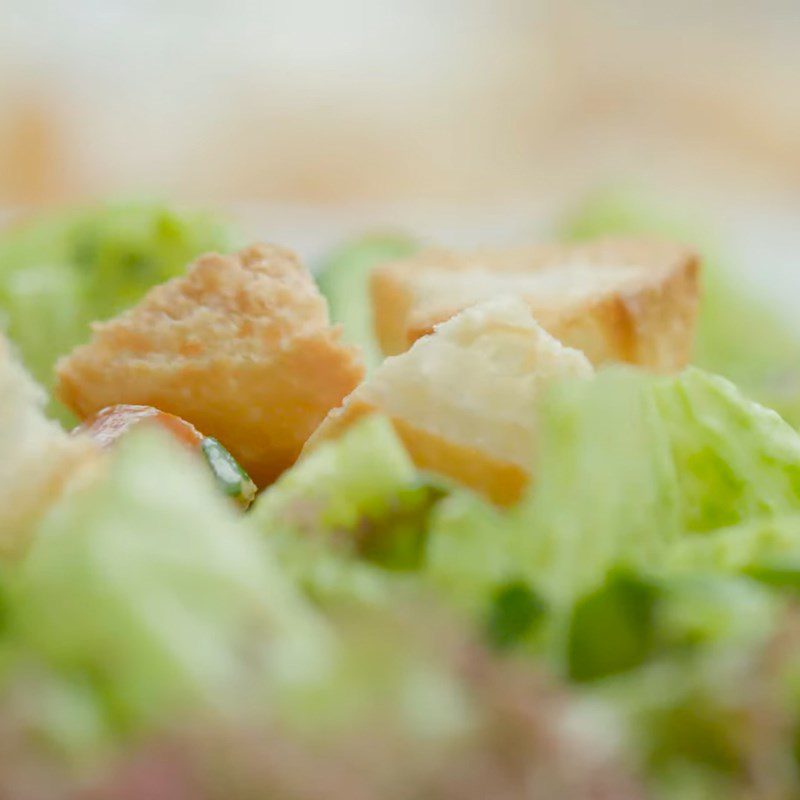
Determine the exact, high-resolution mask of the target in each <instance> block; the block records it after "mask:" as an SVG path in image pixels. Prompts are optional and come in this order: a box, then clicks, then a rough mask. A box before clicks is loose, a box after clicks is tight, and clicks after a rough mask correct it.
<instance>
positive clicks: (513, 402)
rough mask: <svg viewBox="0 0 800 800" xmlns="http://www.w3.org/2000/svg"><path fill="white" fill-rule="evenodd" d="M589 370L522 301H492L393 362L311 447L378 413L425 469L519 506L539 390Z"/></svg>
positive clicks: (388, 362) (374, 375) (334, 418)
mask: <svg viewBox="0 0 800 800" xmlns="http://www.w3.org/2000/svg"><path fill="white" fill-rule="evenodd" d="M591 374H592V367H591V365H590V364H589V362H588V361H587V360H586V357H585V356H584V355H583V354H582V353H580V352H578V351H577V350H572V349H570V348H567V347H564V346H563V345H561V344H560V343H559V342H558V341H556V340H555V339H554V338H553V337H552V336H550V335H549V334H548V333H547V332H546V331H545V330H544V329H543V328H541V327H540V326H539V325H538V324H537V323H536V322H535V321H534V319H533V317H532V316H531V313H530V310H529V309H528V307H527V305H526V304H525V303H524V302H523V301H522V300H520V299H519V298H515V297H505V298H496V299H494V300H491V301H489V302H486V303H482V304H480V305H477V306H472V307H470V308H468V309H466V310H465V311H462V312H461V313H460V314H457V315H456V316H455V317H453V318H452V319H451V320H449V321H447V322H444V323H442V324H441V325H439V326H437V328H436V330H435V331H434V333H433V334H432V335H431V336H426V337H424V338H422V339H420V340H419V341H417V342H415V343H414V345H413V346H412V347H411V349H410V350H408V351H407V352H406V353H403V354H401V355H399V356H394V357H391V358H387V359H386V361H384V362H383V364H381V365H380V366H379V367H378V368H377V369H376V370H375V371H374V372H373V373H371V374H370V376H369V377H368V378H367V380H366V381H365V382H364V383H362V384H361V385H360V386H359V387H358V388H357V389H356V390H355V391H354V392H353V393H352V394H351V395H350V396H349V397H348V398H347V400H346V401H345V403H344V405H343V406H342V408H339V409H336V410H334V411H332V412H331V413H330V414H329V416H328V418H327V419H326V420H325V422H323V423H322V425H321V426H320V428H319V430H318V431H317V432H316V433H315V434H314V436H313V437H312V438H311V440H310V441H309V442H308V445H307V447H308V448H313V447H314V446H315V445H316V443H317V442H319V441H322V440H324V439H329V438H332V437H335V436H338V435H339V433H340V432H341V431H342V430H344V429H345V428H346V427H347V426H349V425H350V424H352V423H353V422H354V421H355V420H357V419H359V418H361V417H363V416H365V415H367V414H371V413H374V412H377V411H379V412H382V413H384V414H386V415H387V416H388V417H389V418H390V419H391V420H392V423H393V424H394V426H395V429H396V431H397V433H398V435H399V436H400V438H401V439H402V440H403V442H404V444H405V446H406V448H407V449H408V451H409V453H410V455H411V457H412V458H413V459H414V461H415V462H416V464H417V465H418V466H419V467H422V468H423V469H429V470H432V471H434V472H438V473H441V474H443V475H448V476H450V477H451V478H453V479H454V480H456V481H458V482H460V483H463V484H464V485H466V486H469V487H471V488H473V489H475V490H477V491H480V492H482V493H483V494H485V495H487V496H488V497H489V498H491V499H492V500H494V501H495V502H496V503H501V504H508V503H513V502H514V501H516V500H517V499H519V497H520V495H521V493H522V491H523V489H524V487H525V485H526V484H527V482H528V479H529V475H530V473H531V470H532V468H533V465H534V460H535V448H536V424H535V420H536V413H535V407H536V400H537V397H538V396H539V393H540V391H541V390H542V388H543V387H544V386H545V385H546V384H547V383H548V382H550V381H551V380H553V379H561V378H568V377H587V376H589V375H591Z"/></svg>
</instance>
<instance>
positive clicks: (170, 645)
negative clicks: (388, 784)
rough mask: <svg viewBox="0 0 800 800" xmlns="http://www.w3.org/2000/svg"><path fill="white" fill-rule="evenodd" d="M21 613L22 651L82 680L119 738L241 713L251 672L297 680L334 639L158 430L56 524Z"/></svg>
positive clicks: (134, 438)
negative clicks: (204, 715)
mask: <svg viewBox="0 0 800 800" xmlns="http://www.w3.org/2000/svg"><path fill="white" fill-rule="evenodd" d="M11 605H12V620H13V625H14V628H15V630H16V631H17V632H18V635H19V637H20V639H21V641H23V642H24V643H25V645H26V646H27V647H28V648H29V649H30V650H31V651H32V652H34V653H36V654H38V655H39V657H41V658H42V659H43V660H44V661H45V663H47V664H50V665H51V666H52V667H53V668H54V669H56V670H63V671H64V672H66V673H67V674H70V673H79V674H82V675H85V676H86V677H87V679H88V680H89V681H90V682H91V683H92V685H94V686H95V687H96V689H97V691H98V693H99V695H100V696H101V697H102V698H103V700H104V704H105V707H106V710H107V711H108V714H109V716H110V717H111V718H112V720H113V721H114V723H115V725H117V726H119V727H120V728H121V729H136V728H139V727H142V726H149V725H152V724H154V723H155V722H157V721H163V720H164V719H165V718H168V715H169V714H174V713H176V712H177V711H178V710H181V709H182V710H186V709H197V708H202V709H205V710H214V711H216V712H224V711H225V710H226V709H230V708H234V707H236V706H237V702H240V701H241V700H243V698H237V694H236V690H237V685H238V683H239V681H240V679H241V678H242V677H243V676H245V675H248V674H249V673H248V671H249V670H252V669H254V668H255V669H263V670H268V669H273V668H274V670H276V671H277V672H280V670H282V669H284V668H286V669H287V670H289V671H291V672H293V673H294V674H295V675H300V674H302V672H303V670H307V669H308V667H309V666H313V657H314V656H315V655H316V656H317V657H319V655H320V653H319V652H317V651H316V650H315V648H317V649H318V645H320V643H321V642H322V641H323V639H324V637H323V636H322V633H321V628H320V626H319V624H318V620H317V619H316V617H315V615H314V613H313V612H312V610H311V609H310V608H309V607H308V606H307V605H306V604H305V603H304V602H303V601H302V599H301V598H300V597H299V596H298V595H297V594H296V593H295V591H294V589H293V587H292V586H291V585H290V584H289V583H288V582H287V580H286V579H285V578H284V577H283V576H282V574H281V572H280V569H279V567H278V565H277V564H276V563H275V561H274V559H273V558H272V556H271V554H270V551H269V550H268V549H267V548H266V547H264V546H263V544H262V543H260V542H259V540H258V538H257V536H256V535H255V533H254V532H253V531H252V530H251V529H250V527H249V525H248V524H247V523H246V522H245V521H243V520H242V519H241V518H240V517H239V516H238V515H237V514H236V512H235V511H234V509H233V508H231V507H230V506H229V504H228V503H227V502H226V500H225V498H223V497H221V496H219V495H218V493H217V492H215V490H214V488H213V485H212V483H211V479H210V476H209V475H208V474H207V471H206V470H205V469H204V468H203V465H202V464H200V463H197V462H196V461H195V460H194V459H192V457H191V456H190V455H189V454H188V453H184V452H183V451H182V450H181V449H180V448H179V447H178V446H177V445H175V444H174V443H173V442H171V441H169V440H167V438H166V437H165V436H164V435H163V434H157V433H156V432H152V431H147V432H137V433H134V434H132V435H131V436H130V437H127V438H126V439H125V441H123V442H121V443H120V445H119V447H118V448H117V449H116V450H115V452H114V454H113V460H112V463H111V465H110V467H109V471H108V474H107V475H105V476H103V477H102V478H100V479H98V480H97V481H96V482H95V483H94V484H92V485H91V486H90V487H88V488H86V489H85V490H83V491H81V492H79V493H75V494H72V495H70V496H68V497H66V498H65V499H64V500H62V501H61V502H60V503H59V504H58V505H57V506H56V507H54V509H53V510H52V511H51V512H50V513H49V514H48V515H47V517H46V518H45V520H44V521H43V522H42V524H41V529H40V530H39V531H38V533H37V535H36V537H35V540H34V543H33V545H32V547H31V549H30V551H29V553H28V555H27V556H26V557H25V559H24V561H23V562H22V563H21V564H20V565H19V568H18V570H17V572H16V574H15V576H14V580H13V582H12V586H11ZM286 659H288V660H289V662H290V663H287V664H284V663H283V661H284V660H286ZM259 665H260V667H259ZM276 674H277V673H276Z"/></svg>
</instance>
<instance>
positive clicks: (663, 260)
mask: <svg viewBox="0 0 800 800" xmlns="http://www.w3.org/2000/svg"><path fill="white" fill-rule="evenodd" d="M371 293H372V300H373V306H374V317H375V320H376V334H377V336H378V339H379V342H380V344H381V348H382V349H383V351H384V353H386V354H387V355H394V354H396V353H401V352H403V351H404V350H406V349H407V348H408V347H409V345H411V344H412V343H413V342H414V341H416V340H417V339H418V338H420V337H421V336H424V335H426V334H428V333H430V332H431V331H432V330H433V327H434V326H435V325H436V324H437V323H439V322H443V321H444V320H446V319H449V318H450V317H451V316H453V314H456V313H457V312H458V311H460V310H461V309H463V308H466V307H467V306H470V305H473V304H475V303H477V302H480V301H482V300H486V299H488V298H490V297H492V296H495V295H498V294H515V295H518V296H519V297H522V298H523V299H524V300H525V302H526V303H527V304H528V306H529V307H530V309H531V311H532V312H533V314H534V316H535V318H536V319H537V321H538V322H539V323H540V324H541V325H542V326H543V327H544V328H545V330H547V331H548V332H549V333H551V334H552V335H553V336H555V337H556V338H557V339H559V340H560V341H561V342H563V343H564V344H566V345H568V346H569V347H574V348H577V349H579V350H582V351H583V352H584V353H585V354H586V356H587V357H588V358H589V360H590V361H591V362H592V363H594V364H595V365H597V364H602V363H605V362H613V361H620V362H627V363H631V364H637V365H639V366H642V367H645V368H647V369H650V370H652V371H654V372H673V371H676V370H679V369H680V368H682V367H683V366H685V365H686V363H687V362H688V360H689V357H690V355H691V346H692V340H693V336H694V325H695V319H696V316H697V306H698V259H697V256H696V255H695V254H694V253H693V252H692V251H691V250H689V249H688V248H686V247H683V246H681V245H678V244H674V243H668V242H661V241H656V240H644V239H602V240H597V241H595V242H592V243H589V244H580V245H552V246H537V247H527V248H518V249H508V250H482V251H477V252H474V253H469V254H460V253H455V252H450V251H444V250H427V251H425V252H423V253H421V254H419V255H417V256H412V257H410V258H407V259H404V260H400V261H394V262H390V263H388V264H384V265H382V266H380V267H378V268H377V269H376V270H375V271H374V272H373V273H372V276H371Z"/></svg>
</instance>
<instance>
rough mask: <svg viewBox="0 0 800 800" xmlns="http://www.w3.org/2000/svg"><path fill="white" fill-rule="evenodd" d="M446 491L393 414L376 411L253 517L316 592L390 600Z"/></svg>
mask: <svg viewBox="0 0 800 800" xmlns="http://www.w3.org/2000/svg"><path fill="white" fill-rule="evenodd" d="M442 491H443V490H441V489H440V488H439V487H437V486H435V485H433V484H431V483H429V482H427V481H425V480H423V479H422V477H421V476H420V475H418V473H417V471H416V468H415V467H414V465H413V463H412V462H411V459H410V458H409V456H408V454H407V453H406V451H405V449H404V448H403V445H402V444H401V443H400V440H399V439H398V438H397V435H396V434H395V432H394V428H393V427H392V424H391V423H390V422H389V420H388V419H386V418H385V417H382V416H380V415H372V416H370V417H367V418H366V419H364V420H361V421H360V422H358V423H357V424H356V425H354V426H352V427H351V428H350V429H349V430H347V431H346V432H345V433H344V434H343V435H342V436H341V437H339V438H338V439H336V440H332V441H328V442H323V443H322V444H320V445H319V446H318V447H317V448H316V449H315V450H313V451H312V452H310V453H308V454H306V455H305V456H304V457H302V458H301V460H300V461H299V462H298V463H297V464H295V465H294V466H293V467H292V468H291V469H289V470H287V472H285V473H284V474H283V475H282V476H281V477H280V478H279V479H278V481H277V482H276V483H275V484H273V485H272V486H271V487H269V488H268V489H267V490H266V491H265V492H263V493H262V494H261V496H260V497H259V498H258V499H257V500H256V503H255V504H254V506H253V508H252V511H251V513H250V519H251V521H252V524H253V525H254V526H255V527H256V528H257V529H258V530H259V531H261V532H262V534H263V535H264V536H265V537H266V538H267V539H269V540H270V541H272V542H273V544H274V546H275V548H276V550H277V552H278V553H279V554H280V557H281V558H282V563H283V564H284V566H285V567H286V568H287V569H288V570H289V572H290V573H291V574H292V575H293V576H294V578H295V579H296V580H298V581H299V582H300V584H301V585H302V586H303V587H304V588H305V589H306V591H307V592H309V593H310V594H311V595H312V596H313V597H314V598H315V599H317V600H320V599H322V600H335V599H340V600H341V599H350V600H353V601H358V602H366V603H375V602H383V601H385V600H387V598H389V597H391V596H392V592H393V590H394V587H395V585H396V583H397V581H395V580H393V578H392V575H390V574H389V573H404V572H408V571H410V570H411V571H413V570H415V569H417V568H418V567H419V565H420V563H421V561H422V559H423V557H424V551H425V547H426V540H427V531H428V526H427V519H428V516H429V514H430V513H431V511H432V509H433V507H434V505H435V504H436V502H437V501H438V499H439V498H440V497H441V495H442ZM378 567H381V568H383V569H378Z"/></svg>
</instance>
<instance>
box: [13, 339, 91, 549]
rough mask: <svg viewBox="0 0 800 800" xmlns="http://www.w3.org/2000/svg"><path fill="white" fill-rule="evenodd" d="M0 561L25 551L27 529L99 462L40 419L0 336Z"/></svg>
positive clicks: (25, 379)
mask: <svg viewBox="0 0 800 800" xmlns="http://www.w3.org/2000/svg"><path fill="white" fill-rule="evenodd" d="M0 397H2V398H3V402H2V404H0V556H2V557H8V556H13V555H18V554H19V553H21V552H22V551H23V550H24V549H25V545H26V544H27V542H28V539H29V536H30V533H31V532H32V527H33V525H34V524H35V521H36V520H37V518H39V517H40V516H41V515H43V514H44V513H45V512H46V511H47V510H48V509H49V508H50V506H51V505H52V504H53V503H54V502H55V501H56V500H57V499H58V498H59V497H60V496H61V494H62V493H63V492H64V491H65V490H66V488H67V486H68V485H72V484H74V483H77V482H78V481H79V480H80V479H81V478H82V476H83V474H84V471H85V469H88V468H89V467H90V465H91V464H92V463H94V462H97V461H99V460H100V459H101V455H100V452H99V450H98V449H97V448H96V447H95V446H94V444H93V443H92V442H91V440H89V439H88V438H87V437H82V436H70V435H69V434H68V433H67V432H66V431H64V430H63V429H62V428H61V427H60V426H59V425H58V423H56V422H54V421H53V420H50V419H48V418H47V417H46V416H45V414H44V406H45V402H46V396H45V392H44V390H43V389H42V388H41V387H40V386H38V385H37V384H36V383H35V382H34V380H33V378H31V376H30V375H29V374H28V373H27V372H26V371H25V369H24V368H23V366H22V365H21V364H20V363H19V361H17V360H16V358H15V357H14V356H13V354H12V353H11V348H10V346H9V345H8V343H7V342H6V341H5V339H3V338H2V337H1V336H0Z"/></svg>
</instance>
